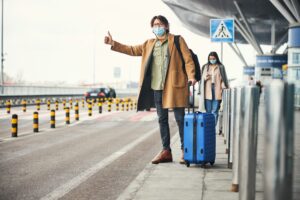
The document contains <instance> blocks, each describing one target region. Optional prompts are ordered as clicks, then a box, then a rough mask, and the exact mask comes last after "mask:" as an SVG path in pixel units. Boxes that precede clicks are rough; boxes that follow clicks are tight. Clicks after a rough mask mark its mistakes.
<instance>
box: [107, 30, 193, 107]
mask: <svg viewBox="0 0 300 200" xmlns="http://www.w3.org/2000/svg"><path fill="white" fill-rule="evenodd" d="M156 40H157V39H149V40H147V41H146V42H144V43H143V44H141V45H136V46H129V45H124V44H121V43H119V42H116V41H114V44H113V46H112V47H111V49H112V50H114V51H117V52H121V53H124V54H128V55H131V56H142V63H141V70H140V82H139V93H138V106H137V109H138V110H144V109H148V108H150V107H154V98H153V90H152V89H151V66H152V65H151V62H152V51H153V47H154V44H155V42H156ZM179 44H180V49H181V52H182V55H183V58H184V62H185V71H186V72H185V71H184V70H183V67H182V59H181V57H180V55H179V52H178V51H177V49H176V46H175V44H174V35H172V34H168V45H169V49H168V50H169V51H168V52H169V54H168V59H167V60H168V62H169V63H168V70H167V74H166V80H165V84H164V89H163V97H162V105H163V108H176V107H187V105H188V99H187V98H188V96H187V95H188V79H194V77H195V65H194V62H193V59H192V56H191V54H190V51H189V48H188V46H187V44H186V42H185V40H184V39H183V37H180V39H179Z"/></svg>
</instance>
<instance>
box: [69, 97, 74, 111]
mask: <svg viewBox="0 0 300 200" xmlns="http://www.w3.org/2000/svg"><path fill="white" fill-rule="evenodd" d="M69 104H70V109H71V110H72V109H73V99H70V101H69Z"/></svg>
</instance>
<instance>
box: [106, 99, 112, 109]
mask: <svg viewBox="0 0 300 200" xmlns="http://www.w3.org/2000/svg"><path fill="white" fill-rule="evenodd" d="M107 111H108V112H111V101H110V100H108V102H107Z"/></svg>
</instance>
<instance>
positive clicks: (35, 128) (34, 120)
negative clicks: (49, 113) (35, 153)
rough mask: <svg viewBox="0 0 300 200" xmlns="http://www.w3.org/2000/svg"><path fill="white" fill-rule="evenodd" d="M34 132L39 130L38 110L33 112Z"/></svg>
mask: <svg viewBox="0 0 300 200" xmlns="http://www.w3.org/2000/svg"><path fill="white" fill-rule="evenodd" d="M33 132H34V133H37V132H39V113H38V112H34V113H33Z"/></svg>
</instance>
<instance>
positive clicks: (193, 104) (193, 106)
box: [188, 81, 195, 113]
mask: <svg viewBox="0 0 300 200" xmlns="http://www.w3.org/2000/svg"><path fill="white" fill-rule="evenodd" d="M191 85H192V82H191V81H189V82H188V104H189V106H188V113H190V107H191V105H190V87H191ZM192 94H193V96H192V110H193V113H194V112H195V102H194V99H195V86H194V85H193V92H192Z"/></svg>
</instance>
